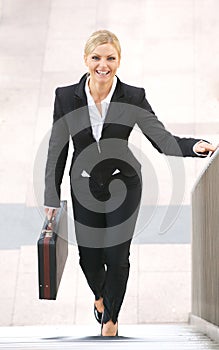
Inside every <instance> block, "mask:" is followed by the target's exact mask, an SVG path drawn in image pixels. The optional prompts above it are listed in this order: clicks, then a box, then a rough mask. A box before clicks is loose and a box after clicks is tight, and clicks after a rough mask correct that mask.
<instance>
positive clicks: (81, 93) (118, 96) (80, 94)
mask: <svg viewBox="0 0 219 350" xmlns="http://www.w3.org/2000/svg"><path fill="white" fill-rule="evenodd" d="M88 74H89V73H86V74H84V75H83V76H82V78H81V79H80V81H79V83H78V86H77V88H76V90H75V96H76V98H78V99H80V100H81V103H82V104H81V106H85V105H87V97H86V94H85V82H86V79H87V76H88ZM123 98H124V91H123V87H122V82H121V80H120V79H119V78H118V77H117V84H116V88H115V91H114V94H113V96H112V100H111V101H112V102H119V101H120V100H123Z"/></svg>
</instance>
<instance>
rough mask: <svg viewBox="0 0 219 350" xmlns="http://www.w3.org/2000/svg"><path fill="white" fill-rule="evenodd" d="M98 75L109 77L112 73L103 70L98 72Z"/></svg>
mask: <svg viewBox="0 0 219 350" xmlns="http://www.w3.org/2000/svg"><path fill="white" fill-rule="evenodd" d="M96 73H97V74H99V75H102V76H105V75H108V74H109V73H110V71H109V70H108V71H101V70H96Z"/></svg>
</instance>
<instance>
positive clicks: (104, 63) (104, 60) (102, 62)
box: [99, 58, 107, 68]
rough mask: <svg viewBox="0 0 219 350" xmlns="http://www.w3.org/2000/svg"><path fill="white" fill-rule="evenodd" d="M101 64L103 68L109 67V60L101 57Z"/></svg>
mask: <svg viewBox="0 0 219 350" xmlns="http://www.w3.org/2000/svg"><path fill="white" fill-rule="evenodd" d="M99 65H100V67H101V68H104V67H107V60H106V58H101V60H100V61H99Z"/></svg>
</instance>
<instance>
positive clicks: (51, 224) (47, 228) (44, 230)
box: [42, 210, 55, 238]
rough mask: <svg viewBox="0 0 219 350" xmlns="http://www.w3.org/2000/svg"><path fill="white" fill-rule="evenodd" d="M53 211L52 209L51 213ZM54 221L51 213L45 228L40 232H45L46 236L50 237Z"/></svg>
mask: <svg viewBox="0 0 219 350" xmlns="http://www.w3.org/2000/svg"><path fill="white" fill-rule="evenodd" d="M53 211H54V210H53ZM53 211H52V214H53ZM54 221H55V216H53V215H52V216H51V218H50V219H49V220H48V223H47V227H46V229H43V230H42V233H45V237H46V238H47V237H48V238H49V237H52V234H53V224H54Z"/></svg>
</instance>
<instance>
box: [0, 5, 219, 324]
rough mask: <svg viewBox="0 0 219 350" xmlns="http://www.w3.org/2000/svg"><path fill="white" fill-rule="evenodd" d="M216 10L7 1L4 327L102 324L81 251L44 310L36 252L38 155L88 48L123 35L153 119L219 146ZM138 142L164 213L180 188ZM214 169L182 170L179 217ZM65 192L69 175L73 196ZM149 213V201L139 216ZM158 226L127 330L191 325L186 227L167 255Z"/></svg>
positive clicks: (0, 78) (2, 88)
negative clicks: (95, 37)
mask: <svg viewBox="0 0 219 350" xmlns="http://www.w3.org/2000/svg"><path fill="white" fill-rule="evenodd" d="M218 11H219V3H218V1H217V0H210V1H209V0H136V1H134V2H133V1H131V0H128V1H127V0H126V1H125V0H123V1H122V0H119V1H116V0H111V1H110V2H109V1H99V0H94V1H88V0H87V1H83V0H81V1H80V2H78V1H74V0H44V1H37V0H19V1H18V0H0V106H1V109H0V140H1V147H0V159H1V162H0V179H1V181H0V210H1V211H0V215H1V222H2V223H3V224H2V226H1V229H0V230H1V247H2V249H1V250H0V260H1V263H0V277H1V281H4V283H3V286H2V288H1V291H0V297H1V314H0V324H1V325H23V324H27V325H29V324H72V323H88V324H91V323H94V322H95V320H94V318H93V315H92V307H93V306H92V305H93V296H92V295H91V293H90V291H89V289H88V287H87V285H86V283H85V280H84V277H83V275H82V273H81V271H80V269H79V267H78V262H77V259H78V258H77V249H76V247H75V246H70V256H69V259H68V263H67V267H66V271H65V273H64V277H63V283H62V285H61V289H60V293H59V297H58V301H56V302H45V301H39V300H38V299H37V298H38V294H37V265H36V262H37V260H36V246H35V242H36V239H37V237H38V234H39V228H40V225H41V223H42V216H41V214H40V212H39V210H38V208H36V206H37V205H38V204H39V203H38V202H37V200H36V197H35V194H34V191H33V167H34V163H35V156H36V153H37V151H38V149H39V147H40V145H41V142H42V140H43V137H44V135H45V134H46V133H47V132H48V131H49V128H50V126H51V122H52V109H53V100H54V90H55V88H56V87H57V86H63V85H67V84H72V83H74V82H77V81H78V80H79V78H80V76H81V74H83V73H84V72H85V71H86V70H85V66H84V64H83V60H82V58H83V47H84V44H85V41H86V39H87V37H88V36H89V35H90V33H91V32H93V31H94V30H97V29H100V28H107V29H109V30H112V31H113V32H115V33H116V34H117V35H118V37H119V39H120V41H121V45H122V62H121V68H120V69H119V72H118V75H119V77H120V79H121V80H123V81H125V82H126V83H128V84H132V85H136V86H141V87H144V88H145V89H146V93H147V97H148V100H149V102H150V103H151V105H152V107H153V109H154V111H155V112H156V114H157V115H158V116H159V118H160V119H161V120H162V121H163V122H164V124H165V125H166V126H167V127H168V128H169V129H170V130H171V131H172V132H173V133H176V134H178V135H194V136H197V137H205V138H206V139H208V140H210V141H213V142H218V141H217V140H218V132H219V122H218V111H219V81H218V74H217V73H218V65H219V63H218V62H219V45H218V36H219V22H218ZM132 141H133V142H135V144H137V146H138V147H139V148H140V149H142V150H143V151H144V152H145V154H147V156H148V157H149V159H150V161H151V163H152V166H153V167H154V169H155V171H156V176H157V181H158V184H159V199H158V202H157V208H158V209H159V208H163V206H168V203H169V201H170V196H171V191H172V179H171V173H170V171H169V168H168V162H167V160H165V159H164V158H163V156H161V155H159V154H158V153H157V152H156V151H155V150H153V148H152V147H151V146H150V144H149V143H148V142H147V141H146V140H145V139H144V137H142V136H140V133H139V132H138V131H136V132H135V133H133V136H132ZM207 162H208V160H199V159H198V160H196V159H184V160H183V163H184V167H185V176H186V177H185V180H186V185H185V189H184V188H183V191H184V192H185V196H184V200H183V202H182V203H179V204H180V205H181V204H182V210H184V209H185V210H187V209H188V210H189V208H190V207H189V205H190V193H191V189H192V186H193V184H194V181H195V178H196V177H197V175H198V174H199V172H200V171H201V169H202V168H203V167H204V166H205V165H206V164H207ZM143 170H146V169H143ZM37 171H38V170H37ZM39 174H41V173H40V170H39ZM67 190H68V179H67V176H66V177H65V185H64V188H63V196H65V197H68V194H67V193H68V191H67ZM146 204H150V203H148V196H144V197H143V201H142V207H144V205H146ZM152 204H154V203H152ZM188 217H189V215H187V216H185V217H182V218H181V220H182V219H183V220H184V219H185V218H186V219H188ZM159 220H160V217H159ZM159 220H158V219H157V216H156V215H155V216H154V217H153V219H152V225H154V226H153V229H154V231H153V232H154V233H153V234H154V237H153V239H152V240H151V242H150V243H151V244H146V243H144V242H142V241H141V240H140V241H141V242H136V244H133V246H132V255H131V275H130V280H129V284H128V290H127V295H126V299H125V302H124V305H123V308H122V311H121V316H120V322H121V323H145V322H184V321H187V318H188V313H189V312H190V309H191V305H190V293H191V292H190V289H191V288H190V274H191V266H190V265H191V264H190V260H191V259H190V240H189V238H190V232H189V231H190V226H189V223H190V221H189V220H188V221H186V225H185V227H183V229H182V232H181V231H180V228H181V225H182V224H181V221H179V220H178V221H177V220H176V222H175V223H174V225H173V226H172V228H171V229H172V231H171V235H172V236H171V237H174V230H176V231H177V232H178V236H177V237H178V238H177V240H176V242H175V244H170V241H171V239H170V237H169V236H168V235H169V232H167V233H166V235H165V236H164V237H163V238H162V237H160V236H159V235H158V229H159V225H158V226H156V225H157V221H159ZM184 221H185V220H184ZM147 234H148V233H147V232H146V238H147ZM180 235H181V236H180ZM184 235H185V236H186V237H188V239H186V241H185V242H183V237H184ZM156 240H157V241H156ZM146 241H147V239H146ZM5 242H8V245H7V249H6V244H5ZM171 242H172V241H171ZM177 242H178V243H177ZM137 243H138V244H137ZM143 243H144V244H143ZM164 243H165V244H164ZM183 243H184V244H183ZM81 309H82V310H84V313H83V314H82V312H81ZM85 315H86V317H85Z"/></svg>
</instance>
